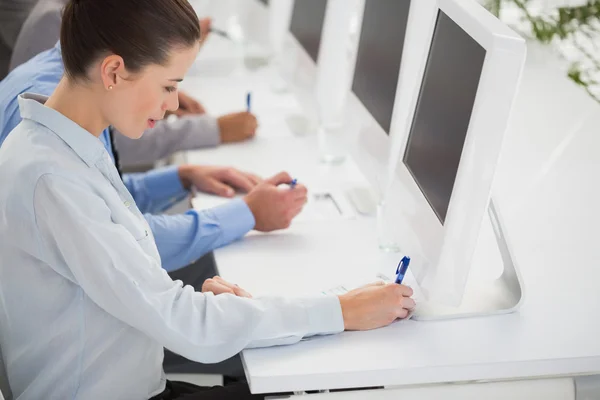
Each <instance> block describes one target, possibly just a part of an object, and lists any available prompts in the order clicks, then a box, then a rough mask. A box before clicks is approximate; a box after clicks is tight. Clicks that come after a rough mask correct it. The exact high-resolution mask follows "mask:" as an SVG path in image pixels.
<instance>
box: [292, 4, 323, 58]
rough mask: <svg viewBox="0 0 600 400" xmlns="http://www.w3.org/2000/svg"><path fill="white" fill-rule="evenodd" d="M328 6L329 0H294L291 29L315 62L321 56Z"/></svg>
mask: <svg viewBox="0 0 600 400" xmlns="http://www.w3.org/2000/svg"><path fill="white" fill-rule="evenodd" d="M326 8H327V0H296V1H295V2H294V11H293V13H292V22H291V24H290V31H291V32H292V34H293V35H294V37H295V38H296V40H298V42H299V43H300V45H302V47H303V48H304V50H306V52H307V53H308V55H309V56H310V58H312V60H313V61H314V62H317V58H318V57H319V47H320V45H321V35H322V34H323V21H324V20H325V10H326Z"/></svg>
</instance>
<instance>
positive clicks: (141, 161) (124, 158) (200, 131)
mask: <svg viewBox="0 0 600 400" xmlns="http://www.w3.org/2000/svg"><path fill="white" fill-rule="evenodd" d="M114 139H115V146H116V148H117V151H118V152H119V155H120V162H121V165H122V166H124V167H126V166H137V165H147V164H153V163H154V162H156V161H157V160H160V159H161V158H164V157H167V156H169V155H170V154H173V153H175V152H177V151H184V150H194V149H199V148H202V147H214V146H217V145H218V144H219V143H220V142H221V139H220V133H219V126H218V124H217V119H216V118H214V117H211V116H209V115H194V116H185V117H181V118H178V119H176V120H171V119H168V120H163V121H159V122H158V123H157V124H156V127H154V129H149V130H147V131H146V132H144V135H143V136H142V137H141V138H139V139H130V138H128V137H125V136H124V135H122V134H120V133H117V132H115V136H114Z"/></svg>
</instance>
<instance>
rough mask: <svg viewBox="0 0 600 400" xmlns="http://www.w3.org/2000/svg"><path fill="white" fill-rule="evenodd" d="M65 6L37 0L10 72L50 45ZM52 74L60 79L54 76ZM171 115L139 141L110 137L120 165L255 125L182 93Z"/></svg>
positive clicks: (246, 132)
mask: <svg viewBox="0 0 600 400" xmlns="http://www.w3.org/2000/svg"><path fill="white" fill-rule="evenodd" d="M0 1H6V0H0ZM65 4H66V0H40V1H39V2H38V3H37V4H36V5H35V7H33V9H32V10H31V14H29V17H28V18H27V19H26V20H25V23H24V24H23V27H22V28H21V31H20V33H19V36H18V38H17V39H16V43H15V44H14V50H13V54H12V58H11V63H10V71H12V70H13V69H15V68H17V67H18V66H19V65H21V64H23V63H25V62H26V61H28V60H30V59H31V58H33V57H35V56H36V55H38V54H39V53H41V52H42V51H45V50H48V49H51V48H52V47H54V45H55V44H56V42H57V41H58V38H59V35H60V23H61V17H62V9H63V7H64V6H65ZM210 24H211V20H210V19H209V18H205V19H202V20H201V21H200V28H201V30H202V34H203V39H202V42H204V41H205V40H206V38H207V36H208V33H209V31H210ZM56 76H57V77H58V79H60V76H59V75H58V74H57V75H56ZM57 83H58V80H57ZM175 114H176V115H177V116H178V117H179V118H176V119H172V118H168V119H166V120H163V121H159V122H158V123H157V125H156V127H155V128H153V129H149V130H148V131H147V132H146V133H145V134H144V136H143V137H142V138H141V139H139V140H132V139H129V138H127V137H125V136H123V135H115V136H114V140H115V147H116V148H117V150H118V152H119V157H120V158H119V161H120V163H121V167H124V168H132V167H133V168H138V167H140V166H146V165H151V164H153V163H154V162H155V161H157V160H159V159H161V158H164V157H167V156H169V155H170V154H173V153H175V152H177V151H185V150H193V149H198V148H203V147H214V146H217V145H219V144H221V143H233V142H239V141H244V140H247V139H250V138H252V137H254V135H255V134H256V129H257V126H258V124H257V120H256V117H255V116H254V115H252V114H251V113H248V112H245V111H244V112H238V113H232V114H226V115H223V116H221V117H218V118H215V117H213V116H211V115H207V114H206V113H205V110H204V107H203V106H202V105H201V104H200V103H198V102H197V101H196V100H194V99H192V98H191V97H189V96H187V95H186V94H185V93H179V110H177V111H176V112H175Z"/></svg>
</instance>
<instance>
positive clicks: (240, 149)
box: [184, 38, 600, 393]
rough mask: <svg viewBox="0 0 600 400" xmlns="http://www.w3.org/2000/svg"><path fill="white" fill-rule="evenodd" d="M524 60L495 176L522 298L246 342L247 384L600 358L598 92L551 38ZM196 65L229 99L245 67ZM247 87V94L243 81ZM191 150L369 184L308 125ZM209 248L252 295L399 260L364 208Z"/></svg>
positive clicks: (487, 372)
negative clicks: (478, 309) (561, 57)
mask: <svg viewBox="0 0 600 400" xmlns="http://www.w3.org/2000/svg"><path fill="white" fill-rule="evenodd" d="M209 40H211V39H210V38H209ZM532 50H533V51H532ZM549 59H550V61H549ZM527 64H528V65H527V67H526V70H525V72H524V78H523V83H522V87H521V91H520V93H519V96H518V99H517V102H516V104H515V106H514V109H515V113H514V117H513V122H512V124H511V127H510V130H509V133H508V134H507V138H506V142H505V151H504V154H505V155H504V157H503V159H502V161H501V163H500V164H499V167H498V171H497V178H496V181H495V186H494V188H495V195H496V199H497V200H498V203H499V205H500V208H501V211H502V212H503V216H504V217H505V218H504V219H505V222H506V226H507V230H508V235H509V238H510V240H511V242H512V243H513V245H514V249H515V256H516V259H517V262H518V263H519V265H520V266H521V272H522V275H523V280H524V282H525V293H526V295H525V302H524V304H523V307H522V308H521V309H520V311H519V312H518V313H515V314H511V315H504V316H494V317H482V318H475V319H469V320H455V321H439V322H417V321H405V322H399V323H396V324H393V325H391V326H389V327H387V328H383V329H379V330H375V331H370V332H345V333H343V334H341V335H337V336H330V337H320V338H315V339H313V340H307V341H303V342H301V343H299V344H297V345H294V346H288V347H276V348H268V349H255V350H246V351H244V352H243V358H244V366H245V370H246V374H247V378H248V379H249V382H250V385H251V388H252V391H253V392H255V393H265V392H271V393H273V392H281V391H291V390H310V389H331V388H336V387H339V388H342V387H343V388H357V387H373V386H383V385H385V386H389V385H413V384H420V383H440V382H451V381H472V380H480V379H490V380H501V379H522V378H529V377H535V376H556V375H577V374H591V373H597V372H599V371H600V342H598V340H597V337H599V336H600V323H598V322H597V321H596V319H594V318H593V316H594V315H598V314H599V312H600V291H598V288H597V281H598V279H599V278H600V276H599V275H600V271H598V269H597V268H596V266H597V265H599V264H600V253H598V252H597V251H596V250H595V249H596V248H597V243H596V242H597V237H598V235H597V230H598V226H600V214H598V213H597V212H595V210H596V207H597V204H598V203H599V202H600V191H599V190H598V189H597V185H593V184H592V183H593V182H597V181H598V180H599V179H600V176H598V173H597V172H596V171H600V166H599V165H598V164H599V161H598V155H597V151H596V149H597V148H599V146H600V137H598V136H597V135H596V128H597V126H598V125H600V117H599V116H598V112H597V111H598V108H597V107H598V105H597V104H595V103H594V102H593V101H592V100H591V99H589V97H587V95H586V94H585V93H584V92H583V91H581V90H580V89H579V88H577V87H575V85H573V84H572V82H569V81H568V80H567V79H566V78H564V76H563V74H561V72H559V71H554V69H553V67H552V57H549V56H548V53H547V51H545V50H542V49H539V48H534V49H531V48H530V49H529V57H528V62H527ZM261 73H262V72H261ZM246 78H247V77H246ZM197 79H199V80H194V79H186V81H184V83H186V85H188V88H187V89H188V90H190V92H191V93H192V94H195V95H197V96H199V97H201V98H202V99H205V98H206V104H207V106H208V108H209V109H211V108H212V107H211V102H212V101H215V102H216V103H215V105H216V104H217V103H218V104H222V105H223V107H224V106H225V99H224V98H222V92H223V90H226V91H227V90H233V91H236V93H238V91H239V93H242V94H243V93H244V92H245V90H246V86H245V84H244V83H243V82H242V81H241V80H240V81H239V82H235V81H233V82H231V81H228V82H229V83H227V82H226V81H225V80H223V81H219V83H218V84H213V83H206V84H204V83H201V81H202V77H198V78H197ZM208 79H209V81H210V78H208ZM265 79H266V78H265ZM202 82H204V81H202ZM548 82H552V84H551V85H549V84H548ZM236 96H237V95H236ZM236 98H237V97H236ZM213 99H214V100H213ZM565 99H569V100H568V102H567V101H565ZM239 101H240V104H243V95H240V96H239ZM266 106H268V110H267V109H266V108H265V109H264V112H265V114H264V115H265V116H268V115H273V114H277V113H280V114H285V113H286V112H290V111H289V110H288V109H286V108H285V107H287V106H285V107H279V106H278V105H277V104H268V105H266ZM229 107H233V105H229ZM224 111H225V110H224ZM231 111H233V110H231ZM292 150H293V151H292ZM188 162H196V163H204V164H233V165H235V166H238V167H243V168H244V169H247V170H252V171H256V172H259V173H261V174H263V175H265V176H267V175H268V174H271V173H275V172H277V171H279V170H280V169H288V170H290V171H291V172H292V173H293V174H294V176H295V177H297V178H299V180H300V181H305V182H306V183H307V184H308V186H309V188H310V187H311V185H314V184H316V183H323V184H337V185H339V186H344V185H347V184H351V183H352V184H355V183H359V184H364V182H362V179H364V178H360V177H361V170H358V169H357V168H356V167H355V166H353V164H352V163H350V164H349V165H345V166H342V167H341V168H334V169H328V168H326V167H324V166H322V165H319V164H318V162H317V152H316V147H314V137H313V136H310V135H309V136H306V137H294V136H293V135H291V134H290V133H289V131H286V129H285V127H284V126H282V127H281V130H280V132H278V133H277V135H276V137H274V136H269V135H268V134H267V133H266V134H265V136H262V137H261V136H260V135H259V136H258V137H257V138H256V139H255V140H253V141H250V142H247V143H242V144H238V145H232V146H222V147H219V148H216V149H210V150H203V151H198V152H190V153H188ZM582 182H584V184H582ZM590 182H592V183H590ZM484 242H485V241H484ZM486 246H487V245H486V243H480V247H484V248H485V247H486ZM479 253H480V254H479V255H477V254H476V261H478V260H480V262H486V261H481V260H485V255H487V254H488V252H487V251H479ZM215 257H216V261H217V265H218V268H219V270H220V272H221V274H222V275H223V277H224V278H226V279H228V280H231V281H234V282H236V283H237V284H239V285H240V286H242V287H245V288H247V289H248V290H249V291H250V292H251V293H253V294H254V295H267V294H276V295H290V296H291V295H298V296H301V295H307V294H313V293H318V292H320V291H322V290H323V289H327V288H331V287H334V286H336V285H338V284H339V283H342V282H343V281H344V279H345V278H344V279H341V280H340V277H346V276H349V277H356V278H361V277H364V276H365V274H367V273H370V272H371V269H373V270H374V269H376V268H380V267H385V268H390V266H391V268H395V264H396V263H397V260H396V259H391V258H390V259H386V258H385V257H383V258H382V256H381V253H379V251H378V250H377V248H376V238H375V221H374V219H373V218H361V217H359V218H357V219H356V220H353V221H347V220H344V221H339V222H338V223H335V224H332V223H321V224H316V223H315V224H293V225H292V228H291V229H290V230H289V231H286V232H280V233H275V234H271V235H262V234H256V233H253V234H251V235H249V236H248V237H247V238H246V239H244V240H242V241H240V242H237V243H234V244H233V245H231V246H227V247H225V248H222V249H219V250H217V251H216V252H215ZM478 257H479V258H478ZM481 257H483V258H481ZM392 258H393V257H392ZM373 260H376V262H374V261H373ZM365 266H369V267H368V268H369V269H365ZM261 276H269V279H268V282H267V280H264V279H257V277H261ZM407 279H408V280H407V283H410V277H407ZM291 282H293V284H291Z"/></svg>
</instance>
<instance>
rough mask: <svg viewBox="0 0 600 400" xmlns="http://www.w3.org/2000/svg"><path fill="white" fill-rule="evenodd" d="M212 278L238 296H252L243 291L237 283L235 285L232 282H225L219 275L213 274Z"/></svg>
mask: <svg viewBox="0 0 600 400" xmlns="http://www.w3.org/2000/svg"><path fill="white" fill-rule="evenodd" d="M213 279H214V280H215V282H218V283H219V284H220V285H222V286H224V287H226V288H228V289H229V290H231V291H232V293H233V294H235V295H236V296H238V297H247V298H252V295H251V294H250V293H248V292H247V291H245V290H244V289H242V288H241V287H239V286H238V285H236V284H234V283H230V282H227V281H226V280H225V279H223V278H221V277H220V276H215V277H214V278H213ZM227 293H229V292H227Z"/></svg>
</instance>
